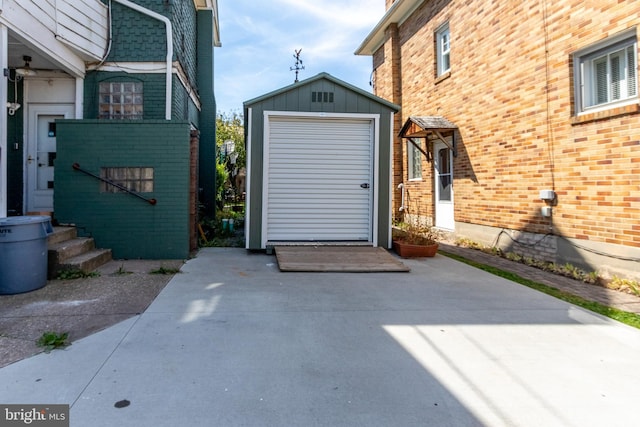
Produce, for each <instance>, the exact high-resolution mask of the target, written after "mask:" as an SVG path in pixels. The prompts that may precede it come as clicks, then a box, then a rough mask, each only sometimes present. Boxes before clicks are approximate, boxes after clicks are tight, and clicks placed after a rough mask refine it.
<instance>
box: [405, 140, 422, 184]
mask: <svg viewBox="0 0 640 427" xmlns="http://www.w3.org/2000/svg"><path fill="white" fill-rule="evenodd" d="M413 141H414V142H415V143H416V144H418V145H420V146H421V145H422V138H415V139H414V140H413ZM416 162H417V164H416ZM407 172H408V174H409V181H421V180H422V152H421V151H420V150H419V149H418V147H416V146H415V145H414V143H413V142H411V140H410V139H407Z"/></svg>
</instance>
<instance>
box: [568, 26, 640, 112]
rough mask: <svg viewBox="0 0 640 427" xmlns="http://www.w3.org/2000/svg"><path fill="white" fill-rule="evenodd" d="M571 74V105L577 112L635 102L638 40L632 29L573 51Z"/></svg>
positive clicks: (595, 110) (636, 99)
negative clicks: (573, 86)
mask: <svg viewBox="0 0 640 427" xmlns="http://www.w3.org/2000/svg"><path fill="white" fill-rule="evenodd" d="M616 68H617V70H618V71H617V74H618V76H617V77H616V76H615V74H616ZM574 76H575V78H574V80H575V89H574V90H575V95H576V96H575V100H576V105H575V108H576V112H577V113H578V114H588V113H593V112H597V111H603V110H607V109H611V108H616V107H622V106H625V105H630V104H636V103H638V42H637V37H636V31H635V29H634V30H633V31H632V32H625V33H622V34H619V35H617V36H614V37H611V38H609V39H607V40H605V41H603V42H600V43H597V44H595V45H593V46H590V47H589V48H586V49H583V50H581V51H578V52H576V53H575V54H574ZM599 97H600V98H599Z"/></svg>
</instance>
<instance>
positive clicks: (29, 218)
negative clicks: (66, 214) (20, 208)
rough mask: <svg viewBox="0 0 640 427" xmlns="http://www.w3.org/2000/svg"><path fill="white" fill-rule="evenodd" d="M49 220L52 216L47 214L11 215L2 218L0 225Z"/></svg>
mask: <svg viewBox="0 0 640 427" xmlns="http://www.w3.org/2000/svg"><path fill="white" fill-rule="evenodd" d="M48 221H51V217H50V216H46V215H25V216H9V217H6V218H0V227H4V226H10V225H23V224H36V223H40V222H48Z"/></svg>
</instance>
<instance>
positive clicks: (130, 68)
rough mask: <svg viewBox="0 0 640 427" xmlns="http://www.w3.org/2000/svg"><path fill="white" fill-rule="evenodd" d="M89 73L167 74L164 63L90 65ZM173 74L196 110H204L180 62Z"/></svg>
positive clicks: (173, 66)
mask: <svg viewBox="0 0 640 427" xmlns="http://www.w3.org/2000/svg"><path fill="white" fill-rule="evenodd" d="M87 71H108V72H122V73H140V74H163V73H165V64H164V62H105V63H104V64H92V65H89V66H87ZM171 72H172V73H173V74H175V75H176V76H177V77H178V80H180V83H181V84H182V87H184V88H185V89H186V91H187V93H188V94H189V97H190V98H191V100H192V101H193V103H194V104H195V105H196V108H198V110H202V102H201V101H200V98H199V97H198V95H197V93H196V91H195V89H194V88H193V87H192V86H191V84H190V83H189V79H188V78H187V76H186V74H185V72H184V70H183V68H182V66H181V65H180V63H179V62H178V61H174V62H173V64H172V68H171Z"/></svg>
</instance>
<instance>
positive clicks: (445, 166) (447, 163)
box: [437, 148, 453, 202]
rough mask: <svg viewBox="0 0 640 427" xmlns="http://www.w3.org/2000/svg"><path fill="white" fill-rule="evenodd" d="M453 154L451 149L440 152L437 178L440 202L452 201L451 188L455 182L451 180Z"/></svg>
mask: <svg viewBox="0 0 640 427" xmlns="http://www.w3.org/2000/svg"><path fill="white" fill-rule="evenodd" d="M450 153H451V152H450V151H449V148H441V149H440V150H438V160H437V176H438V201H441V202H442V201H445V202H450V201H451V187H452V185H453V180H452V179H451V177H452V173H451V154H450Z"/></svg>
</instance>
